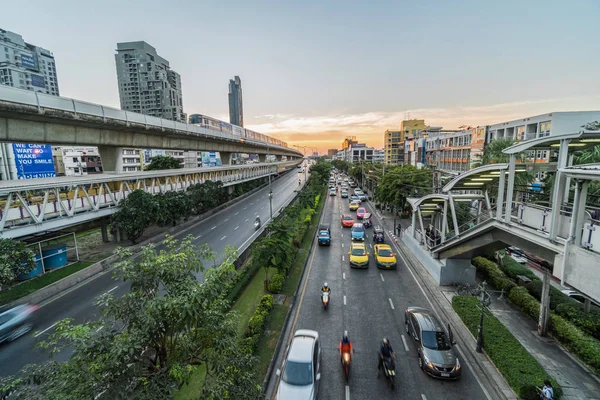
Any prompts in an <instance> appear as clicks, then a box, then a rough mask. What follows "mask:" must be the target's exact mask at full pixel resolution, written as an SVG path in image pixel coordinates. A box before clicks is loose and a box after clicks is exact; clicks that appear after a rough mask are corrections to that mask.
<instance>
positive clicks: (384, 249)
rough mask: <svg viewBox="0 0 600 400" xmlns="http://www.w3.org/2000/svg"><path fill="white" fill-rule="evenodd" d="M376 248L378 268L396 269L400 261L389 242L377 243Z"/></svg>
mask: <svg viewBox="0 0 600 400" xmlns="http://www.w3.org/2000/svg"><path fill="white" fill-rule="evenodd" d="M374 249H375V261H376V264H377V268H382V269H396V267H397V266H398V262H397V261H396V255H395V254H394V252H393V251H392V248H391V247H390V245H389V244H376V245H375V246H374Z"/></svg>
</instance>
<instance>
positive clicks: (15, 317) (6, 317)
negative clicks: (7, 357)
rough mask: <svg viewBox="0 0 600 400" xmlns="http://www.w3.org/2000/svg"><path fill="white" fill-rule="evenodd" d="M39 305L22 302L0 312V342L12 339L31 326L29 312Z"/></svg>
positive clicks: (28, 329) (22, 333) (21, 334)
mask: <svg viewBox="0 0 600 400" xmlns="http://www.w3.org/2000/svg"><path fill="white" fill-rule="evenodd" d="M38 308H39V307H38V306H35V305H32V304H22V305H20V306H16V307H13V308H11V309H9V310H4V311H2V312H1V313H0V343H2V342H6V341H9V342H10V341H13V340H15V339H17V338H19V337H21V336H23V335H24V334H26V333H27V332H29V331H30V330H31V328H33V324H32V322H31V314H33V313H34V312H35V311H36V310H37V309H38Z"/></svg>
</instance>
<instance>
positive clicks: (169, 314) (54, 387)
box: [3, 237, 257, 400]
mask: <svg viewBox="0 0 600 400" xmlns="http://www.w3.org/2000/svg"><path fill="white" fill-rule="evenodd" d="M192 239H193V238H192V237H187V238H186V239H184V240H183V241H182V242H178V241H177V240H175V239H173V238H172V237H168V238H167V239H166V240H165V242H164V246H165V248H164V249H163V250H160V251H156V249H155V247H154V246H153V245H149V246H145V247H144V248H143V249H142V251H141V253H140V257H139V258H138V260H137V261H136V260H133V259H132V258H131V252H130V251H129V250H128V249H120V250H119V255H120V256H121V257H123V261H122V262H121V263H120V264H119V265H118V266H117V269H116V271H115V276H116V278H119V279H123V280H124V281H127V282H131V290H130V292H129V293H127V294H125V295H123V296H122V297H113V295H112V294H110V293H108V294H104V295H102V296H101V297H100V298H99V299H98V301H97V304H98V305H99V307H100V310H101V313H102V317H101V319H100V321H98V322H88V323H83V324H79V325H74V324H73V322H72V320H63V321H60V322H59V323H58V325H56V327H55V331H54V333H52V334H51V335H50V337H49V339H48V340H47V341H45V342H43V343H42V347H43V348H45V349H47V350H49V351H50V352H51V353H52V354H54V353H56V352H59V351H63V350H65V349H72V350H73V355H72V356H71V357H70V358H69V359H68V360H67V361H65V362H62V363H61V362H57V361H54V360H52V361H49V362H46V363H44V364H41V365H37V366H30V367H28V368H26V369H25V370H23V371H22V373H21V376H20V377H19V378H16V379H15V378H8V379H6V378H5V379H4V380H3V384H4V389H7V388H12V389H14V390H16V392H15V393H13V395H12V397H11V398H16V399H33V400H37V399H40V400H41V399H82V398H86V399H98V400H104V399H140V400H141V399H143V400H150V399H165V398H172V396H173V393H174V391H175V390H177V389H178V388H180V387H181V386H182V385H183V384H185V383H186V382H188V380H189V378H190V375H191V373H192V371H193V369H194V368H195V367H196V366H199V365H204V366H205V367H206V370H207V383H208V387H207V388H206V390H207V392H208V393H212V394H213V396H215V394H217V393H222V394H226V393H228V392H229V393H236V394H237V393H244V392H247V393H249V394H248V396H251V395H254V396H255V395H256V393H257V388H256V385H255V384H253V383H252V379H253V374H252V372H250V368H251V366H252V363H253V361H254V360H253V359H252V357H250V356H248V355H245V354H244V353H243V349H242V347H241V342H240V341H239V339H238V336H237V324H238V323H239V320H238V316H237V314H235V313H232V312H229V306H230V305H229V302H227V301H226V300H225V295H226V293H225V290H224V288H226V287H227V286H228V284H229V283H230V282H231V280H232V278H233V277H234V276H235V274H236V271H235V268H234V266H233V263H232V261H233V260H232V259H231V257H226V258H225V261H224V262H223V263H222V264H221V265H220V266H219V267H217V268H214V269H208V270H206V271H204V266H203V264H202V261H201V260H203V259H205V258H206V257H209V255H210V249H209V248H208V246H202V247H196V246H194V245H193V244H192ZM201 271H204V272H205V274H204V280H203V281H202V282H198V281H197V280H196V275H197V273H199V272H201ZM235 385H241V387H239V388H237V389H233V388H232V386H235ZM248 396H246V397H234V398H252V397H248ZM209 398H210V397H209ZM212 398H227V396H226V395H224V396H216V397H212ZM253 398H256V397H253Z"/></svg>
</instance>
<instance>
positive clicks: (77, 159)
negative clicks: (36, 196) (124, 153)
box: [52, 146, 102, 176]
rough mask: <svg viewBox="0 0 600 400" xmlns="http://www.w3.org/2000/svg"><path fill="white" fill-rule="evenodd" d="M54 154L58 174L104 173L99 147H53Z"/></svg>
mask: <svg viewBox="0 0 600 400" xmlns="http://www.w3.org/2000/svg"><path fill="white" fill-rule="evenodd" d="M52 156H53V158H54V168H55V170H56V175H58V176H83V175H92V174H101V173H102V161H101V159H100V153H98V148H97V147H93V146H90V147H53V148H52Z"/></svg>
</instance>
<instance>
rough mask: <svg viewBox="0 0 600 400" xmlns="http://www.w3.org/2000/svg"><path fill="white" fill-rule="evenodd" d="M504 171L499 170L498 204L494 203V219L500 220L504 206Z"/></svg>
mask: <svg viewBox="0 0 600 400" xmlns="http://www.w3.org/2000/svg"><path fill="white" fill-rule="evenodd" d="M505 172H506V171H504V170H503V169H501V170H500V180H499V182H498V204H496V219H497V220H498V221H502V209H503V208H504V189H505V187H504V186H505V185H504V182H505V181H506V174H505Z"/></svg>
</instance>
